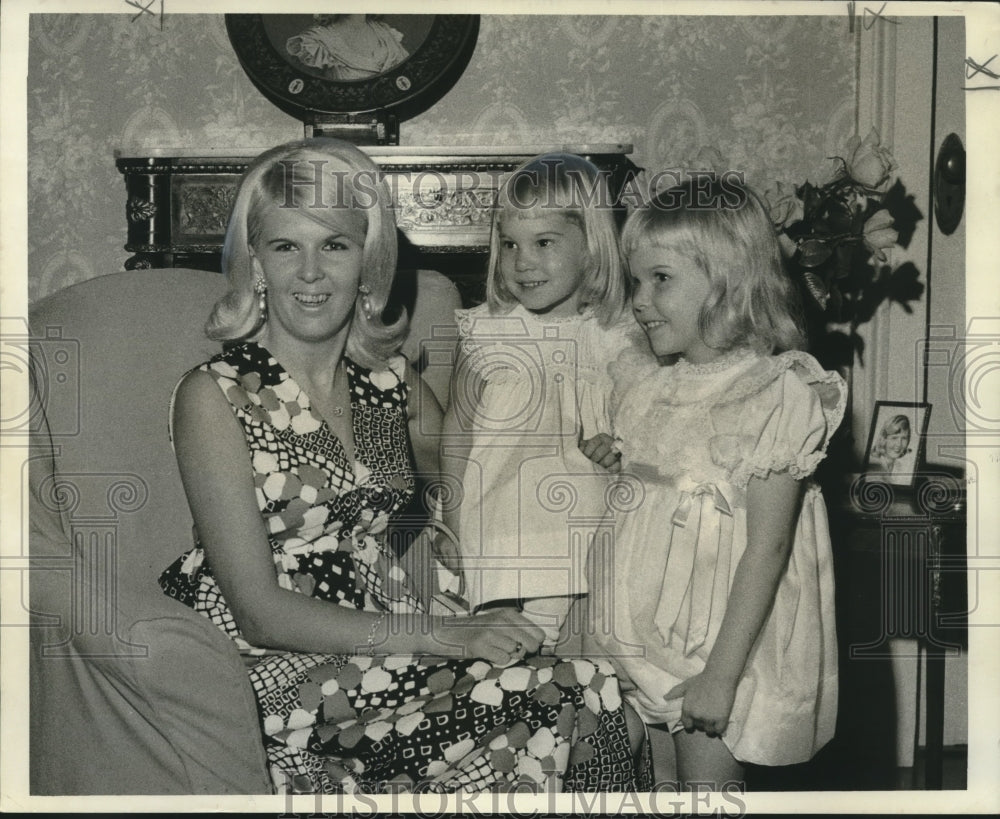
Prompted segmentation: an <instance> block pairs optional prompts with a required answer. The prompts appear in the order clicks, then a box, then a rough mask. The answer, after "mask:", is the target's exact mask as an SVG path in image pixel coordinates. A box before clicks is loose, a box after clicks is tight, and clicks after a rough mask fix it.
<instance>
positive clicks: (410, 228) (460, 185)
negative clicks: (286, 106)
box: [116, 144, 639, 302]
mask: <svg viewBox="0 0 1000 819" xmlns="http://www.w3.org/2000/svg"><path fill="white" fill-rule="evenodd" d="M362 150H364V151H366V152H367V153H368V154H369V155H370V156H371V157H372V159H373V160H374V161H375V162H376V163H377V164H378V165H379V168H380V170H381V171H383V172H384V174H385V178H386V182H387V184H388V186H389V189H390V191H391V193H392V196H393V206H394V209H395V213H396V221H397V224H398V227H399V229H400V234H401V235H400V267H401V268H418V267H430V268H434V269H437V270H440V271H441V272H443V273H445V274H446V275H447V276H449V278H451V279H452V280H453V281H455V283H456V284H458V286H459V289H460V290H461V291H462V294H463V299H465V300H466V301H467V302H472V301H474V300H476V298H477V297H478V295H480V294H479V293H477V291H478V290H479V289H480V288H481V285H482V281H483V277H484V274H485V262H486V254H487V251H488V247H489V233H490V215H491V206H492V202H493V196H494V193H495V191H496V189H497V186H498V185H499V184H500V183H501V182H502V181H503V179H504V178H505V177H506V176H507V175H508V174H510V173H511V172H512V171H513V170H514V169H516V168H517V167H518V166H519V165H520V164H521V163H523V162H524V161H525V160H527V159H530V158H531V157H533V156H536V155H538V154H541V153H546V152H549V151H554V150H558V151H566V152H569V153H575V154H579V155H581V156H585V157H586V158H588V159H589V160H591V161H592V162H593V163H594V164H595V165H597V167H598V168H600V169H602V170H604V171H606V172H607V173H608V175H609V176H608V178H609V184H610V187H611V190H612V196H613V198H614V199H615V200H616V201H617V197H618V196H619V194H620V192H621V191H622V189H623V187H624V186H625V185H626V184H627V183H628V182H629V180H634V179H635V176H636V174H637V172H638V171H639V169H638V168H636V166H635V165H633V164H632V162H631V161H630V159H629V158H628V155H629V154H630V153H631V151H632V146H631V145H628V144H602V145H565V146H514V147H409V146H406V147H401V146H365V147H363V148H362ZM258 153H260V151H256V150H246V151H232V150H226V149H202V150H198V149H194V150H175V149H159V150H145V151H141V152H128V151H120V152H118V155H117V157H116V165H117V167H118V170H119V172H120V173H121V174H122V175H123V176H124V178H125V189H126V195H127V199H126V206H125V210H126V217H127V220H128V240H127V242H126V244H125V249H126V250H128V251H129V252H130V253H133V254H134V255H133V256H132V257H131V258H129V259H128V260H127V261H126V262H125V267H126V268H127V269H130V270H131V269H135V268H152V267H194V268H199V269H204V270H214V271H218V270H219V269H220V252H221V249H222V241H223V238H224V236H225V232H226V222H227V220H228V217H229V212H230V209H231V208H232V204H233V200H234V197H235V195H236V187H237V183H238V181H239V178H240V176H241V175H242V174H243V173H244V171H246V169H247V166H248V164H249V163H250V161H251V160H252V158H253V157H254V156H256V154H258Z"/></svg>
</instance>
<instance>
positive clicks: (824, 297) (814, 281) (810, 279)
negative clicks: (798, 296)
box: [802, 270, 830, 310]
mask: <svg viewBox="0 0 1000 819" xmlns="http://www.w3.org/2000/svg"><path fill="white" fill-rule="evenodd" d="M802 280H803V282H805V286H806V290H807V291H808V292H809V295H810V296H812V297H813V300H814V301H815V302H816V304H818V305H819V306H820V309H822V310H825V309H826V304H827V302H828V301H829V299H830V291H829V290H827V289H826V285H825V284H823V281H822V280H821V279H820V277H819V276H817V275H816V274H815V273H813V272H812V271H809V270H806V271H805V272H804V273H803V274H802Z"/></svg>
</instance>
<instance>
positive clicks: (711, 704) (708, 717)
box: [663, 672, 736, 737]
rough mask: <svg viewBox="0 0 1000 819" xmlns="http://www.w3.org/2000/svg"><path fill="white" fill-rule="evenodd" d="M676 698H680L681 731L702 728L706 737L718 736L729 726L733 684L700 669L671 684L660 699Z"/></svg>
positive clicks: (733, 697)
mask: <svg viewBox="0 0 1000 819" xmlns="http://www.w3.org/2000/svg"><path fill="white" fill-rule="evenodd" d="M678 697H683V698H684V703H683V705H682V706H681V723H682V724H683V725H684V730H685V731H687V732H688V733H691V732H692V731H704V732H705V733H706V734H708V736H710V737H719V736H722V735H723V734H724V733H725V732H726V727H727V726H728V725H729V714H730V712H731V711H732V710H733V700H734V699H736V684H735V683H728V682H725V681H720V680H714V679H712V678H710V677H707V676H705V673H704V672H702V673H701V674H695V675H694V676H693V677H691V678H689V679H687V680H684V682H682V683H679V684H678V685H675V686H674V687H673V688H671V689H670V690H669V691H668V692H667V693H666V694H665V695H664V697H663V698H664V699H665V700H673V699H677V698H678Z"/></svg>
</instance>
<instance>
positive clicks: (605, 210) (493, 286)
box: [486, 153, 626, 326]
mask: <svg viewBox="0 0 1000 819" xmlns="http://www.w3.org/2000/svg"><path fill="white" fill-rule="evenodd" d="M536 209H537V210H538V211H542V212H544V211H545V210H551V211H552V212H553V213H559V214H561V215H562V216H565V217H566V218H567V219H570V220H571V221H573V222H574V223H575V224H576V225H577V226H578V227H579V228H580V230H581V231H583V235H584V236H585V237H586V240H587V253H588V256H589V259H590V262H589V264H588V267H587V270H586V271H584V277H583V281H582V283H581V284H580V289H579V293H580V305H581V308H582V309H583V308H590V309H592V310H593V311H594V314H595V315H596V316H597V319H598V321H599V322H600V323H601V325H603V326H607V325H609V324H611V323H612V322H614V321H615V320H617V319H619V318H620V317H621V316H622V314H623V313H624V311H625V306H626V292H625V274H624V267H623V264H622V257H621V252H620V250H619V247H618V228H617V226H616V225H615V217H614V209H613V207H612V202H611V197H610V192H609V188H608V183H607V174H605V173H602V172H601V171H599V170H598V169H597V167H596V166H595V165H594V164H593V163H591V162H589V161H588V160H586V159H584V158H583V157H580V156H577V155H575V154H563V153H553V154H543V155H541V156H537V157H535V158H534V159H531V160H529V161H528V162H525V163H524V164H523V165H521V166H520V167H519V168H518V169H517V170H515V171H514V172H513V173H512V174H511V175H510V176H509V177H508V178H507V179H506V180H505V182H504V184H503V185H501V186H500V189H499V190H498V191H497V196H496V202H495V204H494V210H493V225H492V229H491V231H490V258H489V264H488V266H487V271H486V300H487V302H488V303H489V306H490V309H491V310H492V311H493V312H494V313H506V312H509V311H510V310H511V309H512V308H513V307H514V306H515V305H516V304H517V299H516V298H515V297H514V295H513V294H512V293H511V292H510V290H509V289H508V287H507V284H506V282H504V280H503V276H502V274H501V273H500V228H501V222H502V220H503V219H504V218H505V217H509V216H511V215H514V214H516V213H518V212H520V213H523V214H528V213H530V212H533V211H535V210H536Z"/></svg>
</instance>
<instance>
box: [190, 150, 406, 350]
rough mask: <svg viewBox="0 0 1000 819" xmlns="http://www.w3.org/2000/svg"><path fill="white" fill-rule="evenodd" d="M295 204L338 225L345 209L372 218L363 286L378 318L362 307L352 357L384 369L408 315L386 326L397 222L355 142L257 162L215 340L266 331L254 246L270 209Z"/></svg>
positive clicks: (239, 201) (233, 244)
mask: <svg viewBox="0 0 1000 819" xmlns="http://www.w3.org/2000/svg"><path fill="white" fill-rule="evenodd" d="M272 204H276V205H279V206H282V207H289V206H291V207H295V208H297V209H298V210H299V212H300V213H302V214H303V215H304V216H306V217H308V218H310V219H314V220H316V221H318V222H320V223H322V224H329V225H331V226H337V225H339V224H340V223H339V222H338V221H336V220H337V219H338V214H339V213H340V212H342V211H343V210H344V209H345V208H350V209H351V210H353V211H355V212H360V213H361V214H362V215H363V216H364V220H365V242H364V248H363V252H362V267H361V281H360V282H359V284H361V285H366V286H367V289H368V293H367V297H368V305H369V310H370V317H369V315H366V313H365V311H364V310H361V309H358V307H359V306H360V299H361V295H360V294H359V295H358V297H357V301H356V304H355V310H354V317H353V319H352V321H351V328H350V331H349V333H348V336H347V355H349V356H350V357H351V358H352V359H353V360H354V361H357V362H358V363H359V364H362V365H364V366H366V367H372V368H374V367H378V366H384V365H385V362H386V359H387V358H388V357H389V356H390V355H392V354H393V353H394V352H396V350H398V349H399V346H400V344H401V343H402V340H403V337H404V336H405V334H406V329H407V321H408V317H407V316H406V314H405V312H404V314H403V315H402V316H401V317H400V318H399V319H398V320H397V321H395V322H393V323H391V324H385V323H383V321H382V311H383V309H384V308H385V305H386V301H387V300H388V298H389V291H390V289H391V287H392V282H393V278H394V276H395V274H396V258H397V252H398V251H397V240H396V222H395V219H394V218H393V215H392V209H391V207H390V204H391V199H390V197H389V190H388V188H387V186H386V184H385V181H384V180H383V179H382V178H381V177H380V175H379V170H378V167H377V166H376V165H375V163H374V162H372V161H371V159H369V158H368V157H367V156H366V155H365V154H364V153H362V152H361V151H360V150H359V149H358V148H356V147H355V146H354V145H351V144H350V143H347V142H342V141H340V140H337V139H329V138H322V139H320V138H316V139H302V140H297V141H295V142H289V143H287V144H285V145H279V146H278V147H276V148H272V149H270V150H268V151H265V152H264V153H263V154H261V155H260V156H259V157H257V158H256V159H255V160H254V161H253V162H252V163H251V165H250V167H249V168H248V169H247V171H246V174H244V176H243V179H242V180H241V181H240V186H239V190H238V191H237V194H236V201H235V203H234V205H233V211H232V214H231V215H230V218H229V226H228V228H227V230H226V239H225V243H224V244H223V247H222V272H223V273H224V274H225V275H226V277H227V279H228V282H229V290H228V291H227V292H226V294H225V295H224V296H223V297H222V298H221V299H220V300H219V301H218V302H217V303H216V305H215V306H214V307H213V308H212V313H211V315H210V317H209V319H208V323H207V324H206V326H205V332H206V334H207V335H208V336H209V338H213V339H216V340H219V341H239V340H243V339H249V338H253V337H254V336H256V335H257V334H258V333H259V332H260V330H261V328H262V323H261V319H260V312H259V310H258V305H257V296H256V294H255V293H254V289H253V288H254V273H253V267H252V265H251V263H250V257H251V252H252V251H251V247H252V245H253V244H254V242H255V241H256V240H257V238H258V237H259V233H260V229H261V217H262V213H263V211H264V209H265V208H266V207H268V206H269V205H272Z"/></svg>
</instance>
